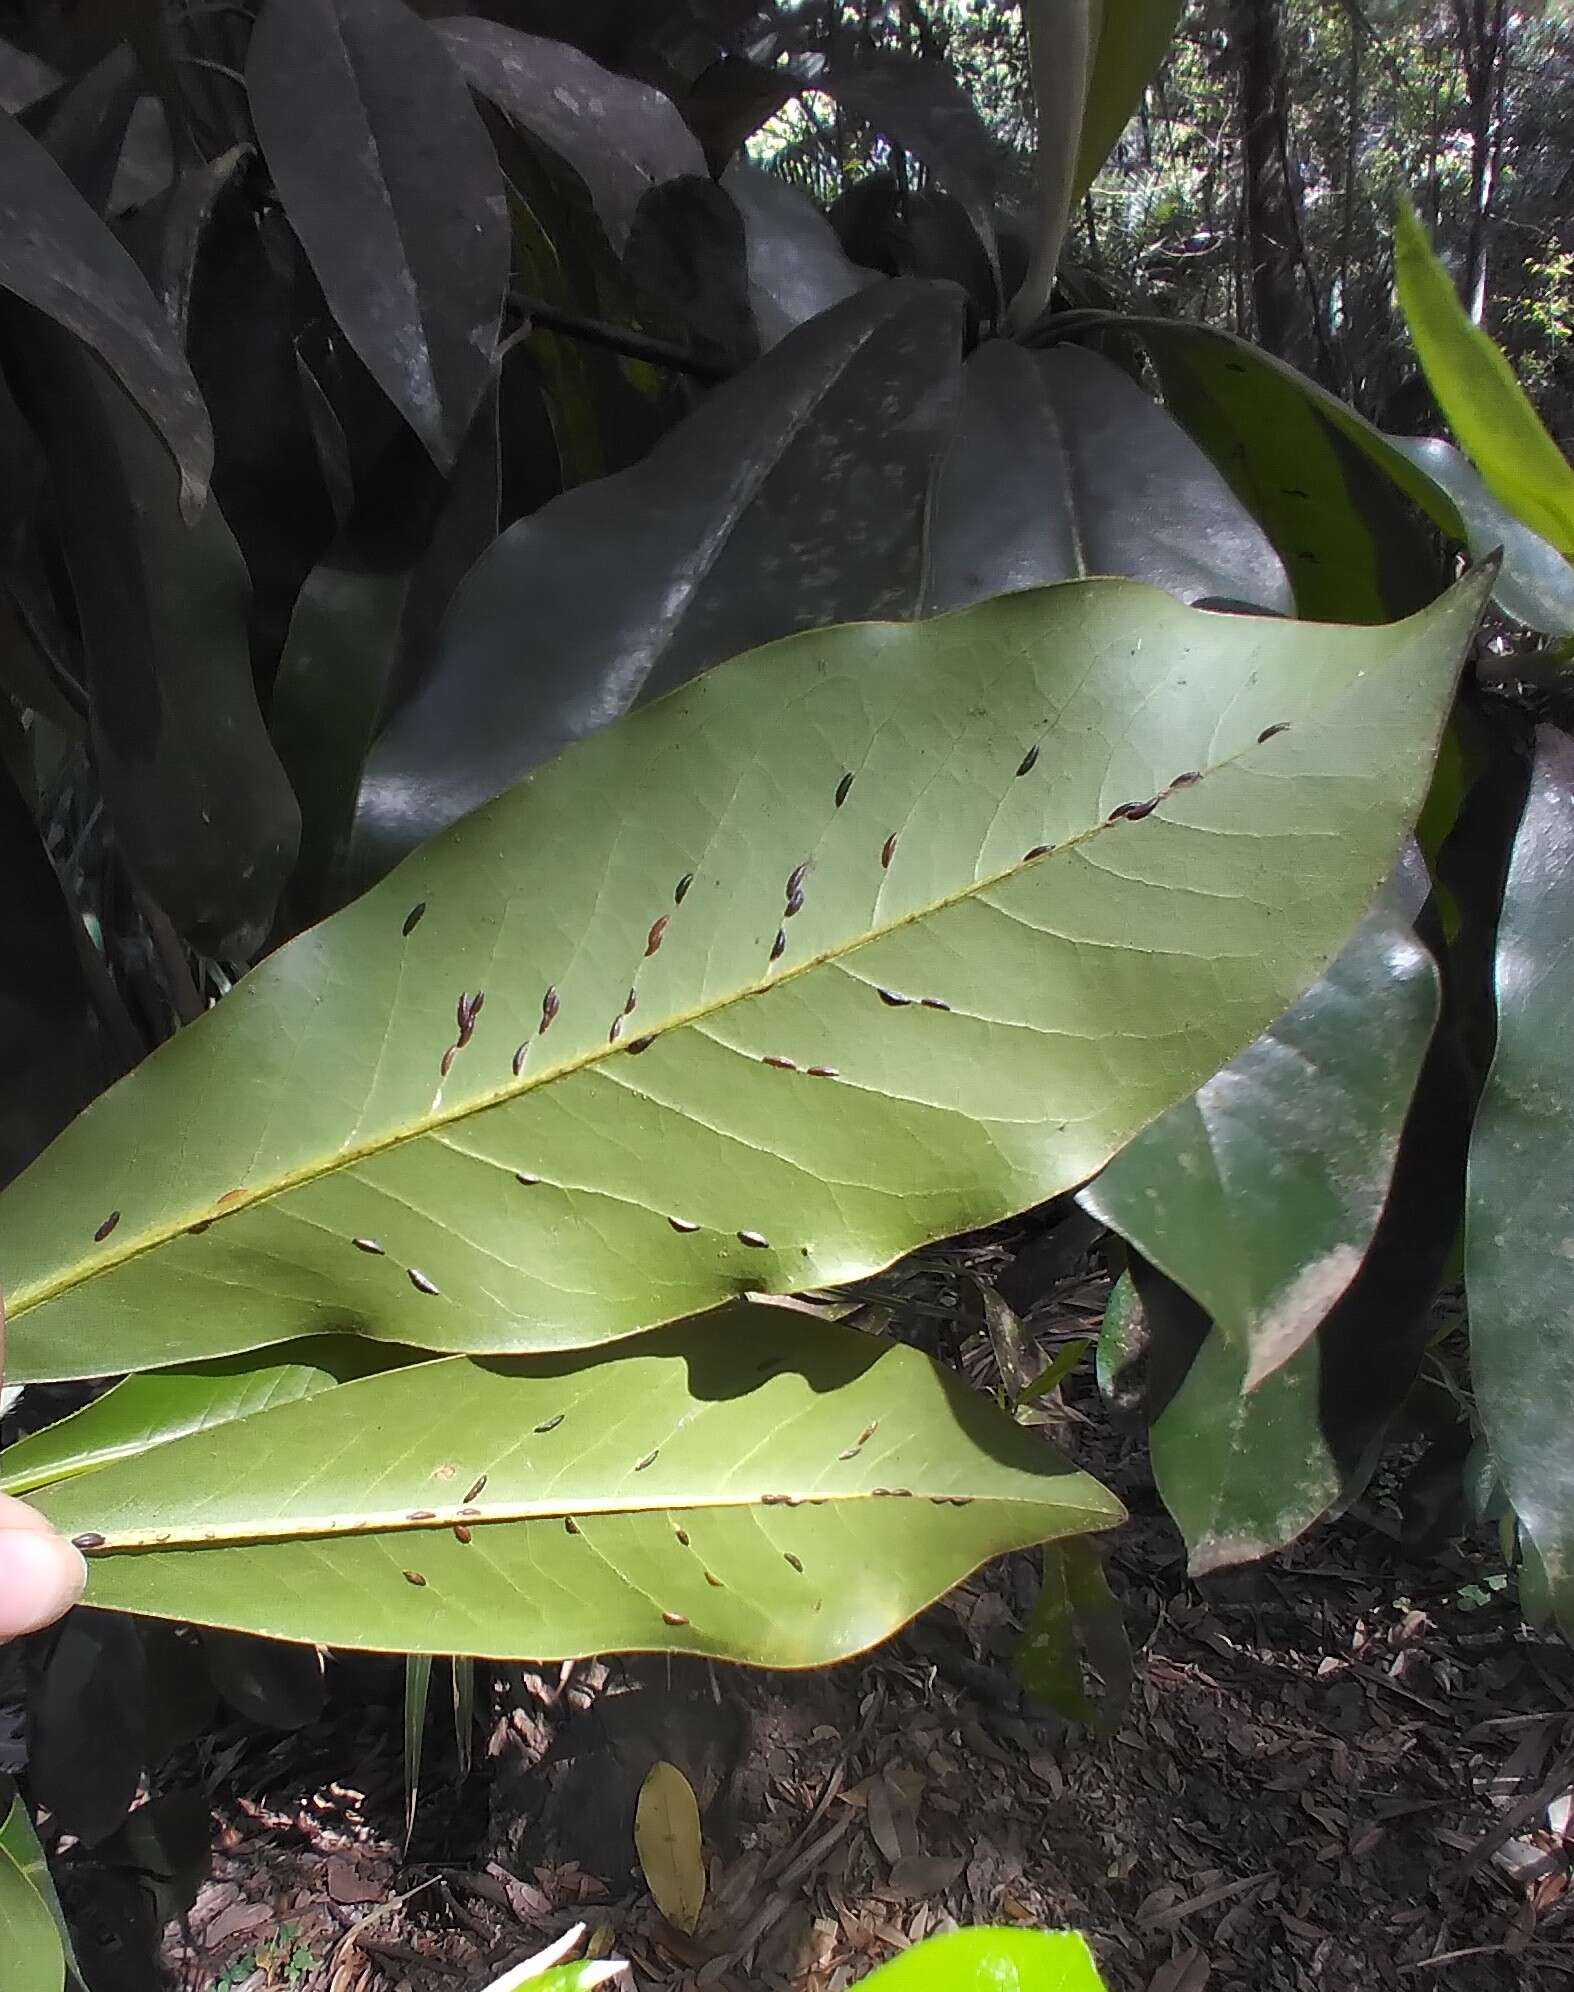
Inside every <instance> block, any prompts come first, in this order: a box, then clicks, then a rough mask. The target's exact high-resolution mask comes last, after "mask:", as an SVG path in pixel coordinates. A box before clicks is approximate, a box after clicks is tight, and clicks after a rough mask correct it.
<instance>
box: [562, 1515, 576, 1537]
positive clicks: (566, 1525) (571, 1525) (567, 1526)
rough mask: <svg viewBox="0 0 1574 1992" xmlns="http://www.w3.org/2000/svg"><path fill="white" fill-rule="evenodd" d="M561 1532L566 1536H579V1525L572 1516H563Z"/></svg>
mask: <svg viewBox="0 0 1574 1992" xmlns="http://www.w3.org/2000/svg"><path fill="white" fill-rule="evenodd" d="M563 1530H564V1533H565V1534H566V1535H571V1536H577V1535H578V1534H579V1524H578V1522H576V1521H575V1520H574V1517H573V1516H572V1515H565V1516H564V1517H563Z"/></svg>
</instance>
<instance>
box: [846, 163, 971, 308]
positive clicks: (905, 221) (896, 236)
mask: <svg viewBox="0 0 1574 1992" xmlns="http://www.w3.org/2000/svg"><path fill="white" fill-rule="evenodd" d="M826 219H827V220H828V221H829V223H830V225H831V227H832V228H833V229H834V231H835V233H836V235H837V238H838V240H839V241H840V242H841V245H842V247H843V249H844V250H845V251H846V253H847V255H848V256H849V257H850V258H851V259H852V261H853V262H854V263H855V264H858V265H861V266H862V267H863V268H865V269H867V270H879V271H882V272H883V273H884V274H885V275H886V276H890V277H929V278H938V279H940V280H941V281H943V282H945V283H954V284H960V285H961V287H962V289H963V290H964V291H966V293H967V296H968V300H969V304H970V306H971V310H970V312H969V320H970V323H971V322H972V321H974V320H987V319H989V318H991V317H992V316H993V314H994V311H995V303H996V299H997V296H998V285H997V284H996V281H995V272H994V265H993V264H992V263H991V262H990V260H989V258H988V256H987V255H986V254H985V251H984V245H983V244H982V243H981V242H980V241H979V239H978V232H977V230H976V229H975V228H974V227H973V224H972V223H971V222H970V221H969V220H968V218H967V210H966V209H965V208H964V207H963V205H962V203H961V202H960V201H958V200H956V199H954V198H953V196H952V195H950V194H948V193H946V192H945V190H944V189H943V188H940V187H929V188H926V189H924V190H923V191H921V192H917V193H915V192H913V191H912V190H911V189H909V188H905V187H903V185H902V184H901V182H900V181H899V180H898V179H897V177H896V175H895V174H894V173H889V172H879V173H866V174H865V175H864V177H863V178H862V179H861V180H855V181H854V182H853V184H852V185H851V186H850V187H848V188H846V189H845V190H844V191H843V192H842V193H840V194H838V195H837V197H836V199H835V200H834V201H833V202H832V203H831V207H830V211H829V213H828V215H827V217H826Z"/></svg>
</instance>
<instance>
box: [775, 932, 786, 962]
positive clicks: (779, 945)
mask: <svg viewBox="0 0 1574 1992" xmlns="http://www.w3.org/2000/svg"><path fill="white" fill-rule="evenodd" d="M786 952H787V929H786V928H785V927H778V928H777V929H776V938H775V940H774V941H772V942H771V960H772V961H780V960H781V958H782V956H783V955H784V954H785V953H786Z"/></svg>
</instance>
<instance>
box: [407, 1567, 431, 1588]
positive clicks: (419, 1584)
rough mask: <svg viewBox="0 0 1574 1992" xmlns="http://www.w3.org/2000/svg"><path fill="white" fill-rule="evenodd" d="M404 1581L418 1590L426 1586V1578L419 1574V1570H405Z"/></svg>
mask: <svg viewBox="0 0 1574 1992" xmlns="http://www.w3.org/2000/svg"><path fill="white" fill-rule="evenodd" d="M404 1581H405V1582H406V1583H407V1584H413V1585H414V1586H415V1588H416V1589H417V1590H418V1591H421V1590H424V1589H425V1588H426V1579H425V1578H424V1577H423V1576H422V1575H421V1573H420V1571H419V1570H407V1571H406V1572H405V1573H404Z"/></svg>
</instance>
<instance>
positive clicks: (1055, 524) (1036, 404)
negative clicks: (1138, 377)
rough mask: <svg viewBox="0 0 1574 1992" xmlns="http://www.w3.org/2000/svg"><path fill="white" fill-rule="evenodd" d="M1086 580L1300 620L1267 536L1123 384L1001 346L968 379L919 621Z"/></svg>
mask: <svg viewBox="0 0 1574 1992" xmlns="http://www.w3.org/2000/svg"><path fill="white" fill-rule="evenodd" d="M1090 574H1120V575H1127V576H1130V577H1131V578H1132V579H1133V580H1139V581H1151V582H1152V583H1153V584H1154V586H1155V587H1159V588H1164V589H1167V590H1168V591H1169V593H1171V594H1173V595H1177V596H1179V597H1180V598H1181V600H1183V601H1197V600H1199V599H1201V598H1203V597H1205V596H1227V597H1230V598H1232V599H1234V600H1236V601H1242V602H1250V603H1253V604H1255V605H1256V606H1257V607H1260V608H1264V609H1273V610H1276V611H1278V612H1280V613H1284V614H1288V613H1289V612H1290V611H1291V609H1292V607H1293V602H1292V599H1291V595H1290V587H1289V582H1288V580H1287V579H1286V577H1285V572H1284V567H1283V565H1282V563H1281V562H1280V559H1279V556H1278V555H1277V554H1276V553H1275V552H1274V550H1273V546H1272V544H1271V543H1270V542H1269V540H1268V539H1267V537H1266V536H1265V534H1264V533H1263V530H1262V528H1261V527H1260V526H1259V525H1258V524H1257V522H1256V520H1255V519H1254V518H1253V517H1252V516H1251V514H1250V513H1249V512H1248V511H1247V510H1246V509H1245V507H1244V506H1243V505H1242V504H1241V502H1240V500H1239V499H1238V498H1237V497H1236V496H1235V494H1234V492H1232V491H1231V489H1230V487H1229V485H1228V484H1227V483H1226V482H1225V480H1224V478H1223V477H1222V476H1221V475H1220V473H1219V472H1218V471H1217V470H1216V469H1215V468H1214V466H1213V465H1212V464H1211V463H1210V462H1209V460H1208V458H1207V457H1206V456H1205V455H1204V454H1203V452H1202V451H1201V450H1200V449H1199V448H1198V447H1197V445H1196V444H1195V443H1194V442H1193V441H1192V440H1191V438H1190V437H1189V436H1188V435H1187V434H1186V431H1185V430H1184V429H1183V428H1182V427H1181V426H1180V424H1179V423H1178V422H1177V421H1175V419H1174V417H1173V416H1171V415H1169V414H1168V413H1167V412H1166V411H1165V410H1164V409H1162V408H1160V407H1159V406H1158V405H1157V403H1156V402H1154V401H1153V399H1152V398H1151V396H1149V395H1147V394H1145V393H1144V392H1143V390H1142V389H1141V388H1140V387H1138V386H1137V384H1136V383H1135V382H1134V381H1133V380H1132V378H1131V376H1130V375H1129V374H1126V373H1123V372H1122V371H1121V369H1120V368H1119V367H1117V366H1114V365H1112V364H1111V363H1110V362H1109V361H1108V360H1105V359H1101V358H1100V357H1099V355H1098V354H1097V353H1090V352H1086V351H1084V350H1083V349H1081V348H1080V347H1076V346H1057V347H1052V348H1051V349H1050V350H1049V351H1047V352H1029V351H1026V350H1024V348H1022V347H1021V346H1018V345H1015V344H1013V343H1012V342H1011V341H1010V340H1006V339H993V340H991V341H990V342H989V343H988V344H987V345H985V346H983V347H981V348H980V349H979V351H978V352H976V353H975V354H974V355H973V357H972V359H970V360H969V361H968V363H967V366H966V368H965V369H964V371H963V400H962V416H961V420H960V422H959V423H958V425H957V432H956V436H955V439H954V441H953V443H952V446H951V449H950V451H949V453H948V454H947V457H946V460H945V464H944V467H943V468H942V470H941V473H940V477H939V479H938V481H937V484H936V490H935V498H934V505H933V509H932V512H931V515H930V522H929V556H928V575H927V579H926V585H925V597H924V605H925V608H926V610H928V611H930V612H933V611H935V610H938V609H953V608H959V607H961V606H962V605H964V604H965V603H968V602H976V601H981V600H983V599H984V598H985V597H986V596H989V595H1000V594H1005V593H1007V592H1008V591H1009V590H1011V589H1015V588H1027V587H1032V586H1035V585H1036V584H1038V583H1041V582H1045V581H1065V580H1075V579H1080V578H1081V577H1083V576H1086V575H1090Z"/></svg>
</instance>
